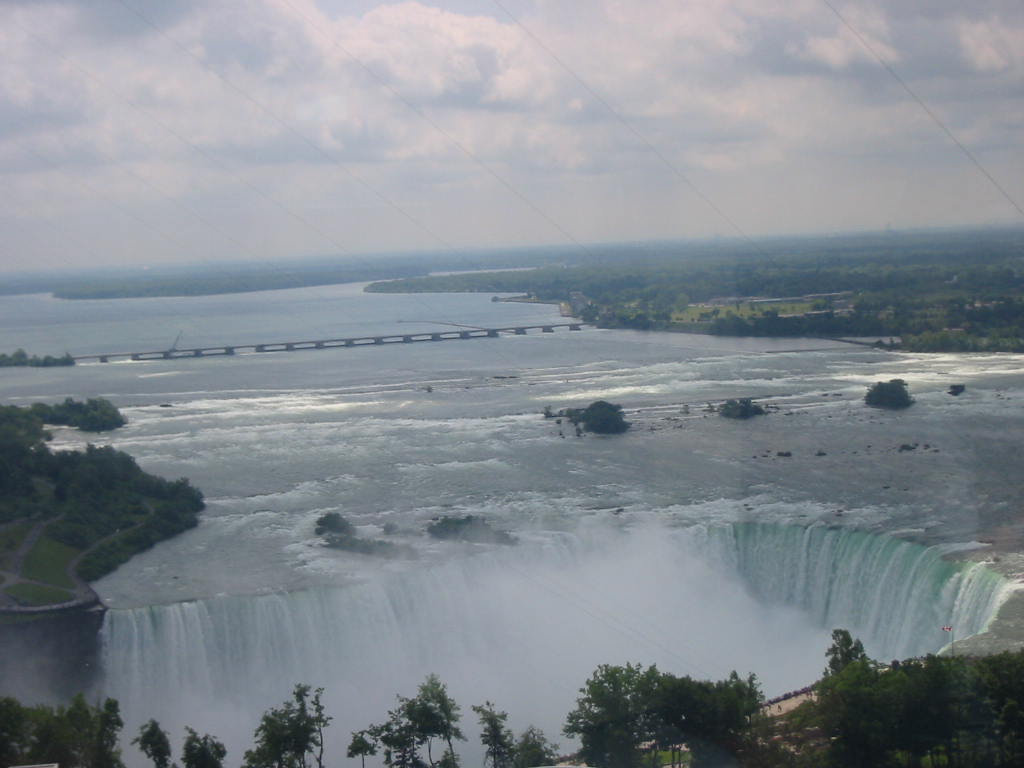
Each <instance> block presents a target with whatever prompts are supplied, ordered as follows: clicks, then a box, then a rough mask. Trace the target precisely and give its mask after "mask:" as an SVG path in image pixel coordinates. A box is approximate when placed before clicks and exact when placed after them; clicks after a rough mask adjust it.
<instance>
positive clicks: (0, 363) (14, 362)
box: [0, 348, 75, 368]
mask: <svg viewBox="0 0 1024 768" xmlns="http://www.w3.org/2000/svg"><path fill="white" fill-rule="evenodd" d="M74 364H75V358H73V357H72V356H71V355H70V353H67V352H65V353H64V354H63V355H61V356H60V357H54V356H53V355H44V356H43V357H39V356H38V355H30V354H28V353H27V352H26V351H25V350H24V349H21V348H18V349H16V350H14V352H13V353H12V354H10V355H8V354H7V353H6V352H0V368H18V367H22V366H25V367H28V368H54V367H57V366H61V365H74Z"/></svg>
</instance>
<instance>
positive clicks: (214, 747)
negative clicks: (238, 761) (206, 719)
mask: <svg viewBox="0 0 1024 768" xmlns="http://www.w3.org/2000/svg"><path fill="white" fill-rule="evenodd" d="M227 753H228V751H227V750H226V749H225V748H224V745H223V744H221V743H220V742H219V741H217V739H215V738H213V737H212V736H211V735H210V734H208V733H207V734H203V736H200V735H199V734H198V733H196V732H195V731H194V730H192V729H191V728H187V727H186V728H185V743H184V745H183V746H182V748H181V762H182V764H183V765H184V768H223V765H224V758H225V756H226V755H227Z"/></svg>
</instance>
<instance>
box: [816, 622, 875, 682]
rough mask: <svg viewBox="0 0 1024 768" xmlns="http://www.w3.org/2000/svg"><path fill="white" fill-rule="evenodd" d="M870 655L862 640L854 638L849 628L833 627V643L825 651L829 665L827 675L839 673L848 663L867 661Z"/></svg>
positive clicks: (826, 669) (826, 668) (826, 670)
mask: <svg viewBox="0 0 1024 768" xmlns="http://www.w3.org/2000/svg"><path fill="white" fill-rule="evenodd" d="M867 657H868V655H867V654H866V653H865V652H864V644H863V643H862V642H861V641H860V640H854V639H853V636H852V635H851V634H850V632H849V631H848V630H845V629H833V630H832V645H830V646H829V647H828V650H826V651H825V658H826V659H827V660H828V666H826V667H825V675H826V676H828V675H837V674H839V673H840V672H842V671H843V669H845V668H846V665H847V664H851V663H852V662H854V661H865V660H866V659H867Z"/></svg>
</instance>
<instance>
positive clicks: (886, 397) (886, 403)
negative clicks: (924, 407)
mask: <svg viewBox="0 0 1024 768" xmlns="http://www.w3.org/2000/svg"><path fill="white" fill-rule="evenodd" d="M864 402H865V403H867V404H868V405H870V406H874V407H875V408H892V409H898V408H909V407H910V406H911V405H913V404H914V398H912V397H911V396H910V392H909V391H908V389H907V382H905V381H904V380H903V379H890V380H889V381H876V382H875V383H874V384H872V385H871V386H870V387H868V391H867V394H865V395H864Z"/></svg>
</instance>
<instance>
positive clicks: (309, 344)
mask: <svg viewBox="0 0 1024 768" xmlns="http://www.w3.org/2000/svg"><path fill="white" fill-rule="evenodd" d="M556 328H568V329H569V330H570V331H579V330H582V328H583V324H582V323H555V324H553V325H517V326H509V327H507V328H468V329H464V330H458V331H425V332H423V333H392V334H385V335H383V336H353V337H350V338H347V339H313V340H311V341H274V342H269V343H265V344H224V345H219V346H214V347H193V348H191V349H177V348H173V349H164V350H156V351H151V352H109V353H106V354H102V355H75V361H76V362H77V361H79V360H98V361H99V362H101V363H108V362H110V361H111V360H121V359H124V360H178V359H181V358H188V357H223V356H225V355H236V354H239V353H248V352H298V351H300V350H306V349H337V348H339V347H372V346H376V345H379V344H413V343H416V342H420V341H452V340H457V339H486V338H494V337H496V336H499V335H500V334H503V333H506V334H513V335H516V336H523V335H525V334H526V333H527V332H528V331H540V332H542V333H554V332H555V329H556Z"/></svg>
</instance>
